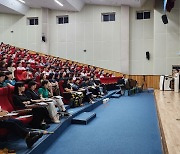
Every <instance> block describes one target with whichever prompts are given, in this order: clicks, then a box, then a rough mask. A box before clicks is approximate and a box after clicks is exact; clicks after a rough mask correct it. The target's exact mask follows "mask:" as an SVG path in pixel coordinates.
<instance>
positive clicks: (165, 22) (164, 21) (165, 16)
mask: <svg viewBox="0 0 180 154" xmlns="http://www.w3.org/2000/svg"><path fill="white" fill-rule="evenodd" d="M162 21H163V23H164V24H168V18H167V15H166V14H164V15H162Z"/></svg>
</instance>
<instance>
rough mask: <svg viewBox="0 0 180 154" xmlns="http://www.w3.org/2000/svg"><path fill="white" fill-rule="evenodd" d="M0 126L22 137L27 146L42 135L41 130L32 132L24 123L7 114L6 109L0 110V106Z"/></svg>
mask: <svg viewBox="0 0 180 154" xmlns="http://www.w3.org/2000/svg"><path fill="white" fill-rule="evenodd" d="M0 128H5V129H8V130H10V131H12V132H14V133H15V134H16V135H18V136H20V137H21V138H24V139H25V141H26V144H27V147H28V148H31V147H32V146H33V144H34V143H35V142H36V141H37V140H38V139H40V138H41V137H42V136H43V133H42V132H33V131H30V130H29V129H27V128H26V127H25V126H24V124H23V123H22V122H21V121H20V120H18V119H14V118H12V117H11V116H8V111H5V110H2V109H1V107H0ZM44 133H46V132H44Z"/></svg>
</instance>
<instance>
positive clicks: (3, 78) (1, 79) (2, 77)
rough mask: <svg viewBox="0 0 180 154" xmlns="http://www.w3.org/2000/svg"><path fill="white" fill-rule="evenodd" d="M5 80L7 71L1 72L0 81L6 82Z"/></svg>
mask: <svg viewBox="0 0 180 154" xmlns="http://www.w3.org/2000/svg"><path fill="white" fill-rule="evenodd" d="M4 80H5V73H4V72H0V82H4Z"/></svg>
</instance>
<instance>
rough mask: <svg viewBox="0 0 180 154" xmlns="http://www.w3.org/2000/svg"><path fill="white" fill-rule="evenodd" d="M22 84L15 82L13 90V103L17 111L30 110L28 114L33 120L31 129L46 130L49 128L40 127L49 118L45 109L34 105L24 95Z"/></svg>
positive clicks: (45, 126)
mask: <svg viewBox="0 0 180 154" xmlns="http://www.w3.org/2000/svg"><path fill="white" fill-rule="evenodd" d="M24 91H25V87H24V83H22V82H17V83H16V84H15V88H14V95H13V103H14V106H15V107H16V108H17V109H31V112H30V114H32V115H33V120H32V121H31V123H30V125H31V127H32V128H40V129H46V128H48V127H49V126H47V125H42V122H43V121H44V120H45V119H48V118H49V114H48V112H47V109H46V108H44V107H41V106H39V105H34V104H33V103H32V102H31V100H30V99H29V98H28V97H27V96H26V95H25V94H24Z"/></svg>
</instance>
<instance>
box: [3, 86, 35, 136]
mask: <svg viewBox="0 0 180 154" xmlns="http://www.w3.org/2000/svg"><path fill="white" fill-rule="evenodd" d="M13 91H14V87H13V86H8V87H4V88H0V106H1V107H2V109H4V110H6V111H8V112H12V111H15V110H16V108H15V107H14V105H13V101H12V94H13ZM13 117H14V118H18V119H19V120H20V121H21V122H22V123H23V124H28V123H30V122H31V121H32V116H28V117H25V116H23V117H19V116H13ZM7 133H8V131H7V130H6V129H3V128H0V136H4V135H6V134H7Z"/></svg>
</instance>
